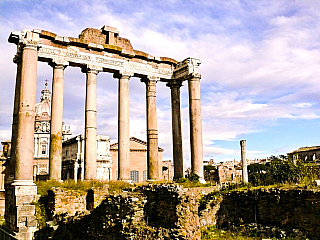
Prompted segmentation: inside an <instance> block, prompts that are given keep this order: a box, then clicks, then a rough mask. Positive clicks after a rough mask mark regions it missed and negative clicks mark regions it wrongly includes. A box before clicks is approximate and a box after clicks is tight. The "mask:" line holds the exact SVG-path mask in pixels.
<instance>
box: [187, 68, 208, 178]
mask: <svg viewBox="0 0 320 240" xmlns="http://www.w3.org/2000/svg"><path fill="white" fill-rule="evenodd" d="M200 78H201V76H200V74H198V73H196V74H192V75H191V76H189V78H188V87H189V115H190V144H191V146H190V147H191V170H192V173H195V174H197V175H198V176H199V177H200V178H202V179H203V177H204V176H203V144H202V121H201V100H200Z"/></svg>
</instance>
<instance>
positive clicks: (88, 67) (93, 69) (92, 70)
mask: <svg viewBox="0 0 320 240" xmlns="http://www.w3.org/2000/svg"><path fill="white" fill-rule="evenodd" d="M102 70H103V68H102V67H101V66H97V65H89V64H88V65H86V66H85V67H83V68H82V69H81V71H82V72H83V73H93V74H96V75H98V73H99V72H102Z"/></svg>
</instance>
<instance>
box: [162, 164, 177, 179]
mask: <svg viewBox="0 0 320 240" xmlns="http://www.w3.org/2000/svg"><path fill="white" fill-rule="evenodd" d="M161 170H162V179H163V180H166V181H172V180H173V177H174V176H173V175H174V172H173V162H172V161H171V160H163V161H162V169H161Z"/></svg>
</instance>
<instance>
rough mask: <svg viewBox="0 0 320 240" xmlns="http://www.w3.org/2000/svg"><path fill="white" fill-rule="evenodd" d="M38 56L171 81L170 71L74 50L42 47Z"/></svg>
mask: <svg viewBox="0 0 320 240" xmlns="http://www.w3.org/2000/svg"><path fill="white" fill-rule="evenodd" d="M39 56H40V57H43V58H51V59H54V58H59V59H63V60H65V61H69V62H75V63H81V64H95V65H99V66H101V67H105V68H112V69H116V70H121V69H123V68H125V69H128V70H132V71H133V72H135V73H140V74H145V75H150V74H157V75H159V77H161V78H166V79H171V77H172V70H171V69H164V68H159V66H152V65H148V64H143V63H136V62H130V61H128V60H123V59H114V58H112V57H106V56H100V55H95V54H90V53H81V52H79V51H76V50H75V49H74V48H70V49H59V48H54V47H51V46H42V47H41V48H40V49H39Z"/></svg>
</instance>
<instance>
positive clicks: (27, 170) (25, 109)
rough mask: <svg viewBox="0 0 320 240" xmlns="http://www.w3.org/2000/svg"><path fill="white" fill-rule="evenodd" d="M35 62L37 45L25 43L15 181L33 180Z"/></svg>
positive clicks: (36, 63) (36, 59)
mask: <svg viewBox="0 0 320 240" xmlns="http://www.w3.org/2000/svg"><path fill="white" fill-rule="evenodd" d="M37 61H38V51H37V45H36V44H33V43H26V44H25V45H24V47H23V49H22V62H21V85H20V95H19V108H18V131H17V135H16V136H17V137H16V138H17V141H16V146H15V150H14V152H15V180H33V154H34V118H35V101H36V98H35V97H36V86H37V65H38V62H37ZM17 78H18V77H17Z"/></svg>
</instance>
